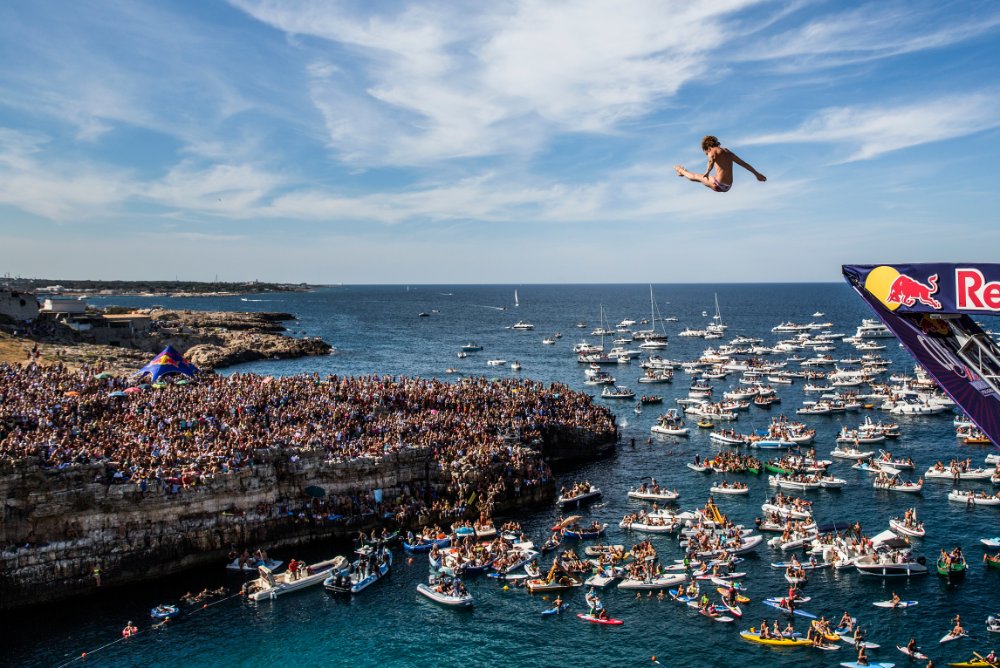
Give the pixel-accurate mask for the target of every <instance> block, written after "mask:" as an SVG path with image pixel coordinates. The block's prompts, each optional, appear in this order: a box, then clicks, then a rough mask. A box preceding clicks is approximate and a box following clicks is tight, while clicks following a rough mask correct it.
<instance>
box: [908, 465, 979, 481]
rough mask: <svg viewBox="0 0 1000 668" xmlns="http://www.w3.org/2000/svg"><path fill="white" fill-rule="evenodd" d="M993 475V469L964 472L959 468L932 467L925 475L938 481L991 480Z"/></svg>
mask: <svg viewBox="0 0 1000 668" xmlns="http://www.w3.org/2000/svg"><path fill="white" fill-rule="evenodd" d="M992 475H993V471H992V470H991V469H983V468H978V469H970V470H967V471H962V470H960V469H958V468H957V467H956V468H949V467H947V466H946V467H944V468H943V469H938V468H936V467H931V468H929V469H927V472H926V473H924V477H925V478H928V479H930V478H936V479H938V480H989V478H990V477H991V476H992Z"/></svg>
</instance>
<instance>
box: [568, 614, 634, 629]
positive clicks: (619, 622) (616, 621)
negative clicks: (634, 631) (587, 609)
mask: <svg viewBox="0 0 1000 668" xmlns="http://www.w3.org/2000/svg"><path fill="white" fill-rule="evenodd" d="M576 616H577V617H579V618H580V619H583V620H586V621H588V622H590V623H591V624H610V625H611V626H620V625H622V624H624V623H625V622H623V621H622V620H620V619H601V618H600V617H591V616H590V615H585V614H583V613H582V612H578V613H576Z"/></svg>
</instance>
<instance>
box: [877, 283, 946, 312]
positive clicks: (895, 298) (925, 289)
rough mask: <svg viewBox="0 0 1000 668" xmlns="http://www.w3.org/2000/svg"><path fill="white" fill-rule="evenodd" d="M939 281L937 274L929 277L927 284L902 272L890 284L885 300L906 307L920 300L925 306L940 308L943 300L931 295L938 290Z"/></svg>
mask: <svg viewBox="0 0 1000 668" xmlns="http://www.w3.org/2000/svg"><path fill="white" fill-rule="evenodd" d="M937 281H938V275H937V274H934V275H933V276H930V277H928V278H927V283H926V284H924V283H921V282H920V281H918V280H916V279H914V278H911V277H910V276H907V275H906V274H900V275H899V276H897V277H896V280H894V281H893V282H892V283H891V284H890V285H889V293H888V294H887V295H886V297H885V301H886V302H888V303H890V304H900V305H902V306H906V307H910V306H913V305H914V304H916V303H917V302H920V303H921V304H923V305H924V306H930V307H931V308H934V309H940V308H941V302H939V301H938V300H936V299H934V297H932V296H931V295H933V294H934V293H935V292H937V290H938V285H937Z"/></svg>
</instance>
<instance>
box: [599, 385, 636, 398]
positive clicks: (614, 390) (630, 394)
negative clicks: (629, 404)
mask: <svg viewBox="0 0 1000 668" xmlns="http://www.w3.org/2000/svg"><path fill="white" fill-rule="evenodd" d="M601 398H602V399H635V392H634V391H633V390H631V389H629V388H627V387H625V386H624V385H615V386H613V387H607V386H606V387H605V388H604V389H603V390H601Z"/></svg>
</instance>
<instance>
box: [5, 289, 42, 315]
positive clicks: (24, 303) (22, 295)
mask: <svg viewBox="0 0 1000 668" xmlns="http://www.w3.org/2000/svg"><path fill="white" fill-rule="evenodd" d="M37 317H38V300H37V299H36V298H35V295H33V294H31V293H30V292H20V291H18V290H10V289H7V288H0V318H8V319H10V320H12V321H14V322H24V321H26V320H34V319H35V318H37Z"/></svg>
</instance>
